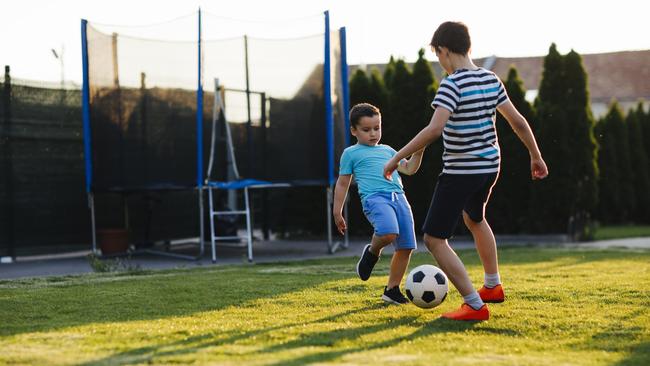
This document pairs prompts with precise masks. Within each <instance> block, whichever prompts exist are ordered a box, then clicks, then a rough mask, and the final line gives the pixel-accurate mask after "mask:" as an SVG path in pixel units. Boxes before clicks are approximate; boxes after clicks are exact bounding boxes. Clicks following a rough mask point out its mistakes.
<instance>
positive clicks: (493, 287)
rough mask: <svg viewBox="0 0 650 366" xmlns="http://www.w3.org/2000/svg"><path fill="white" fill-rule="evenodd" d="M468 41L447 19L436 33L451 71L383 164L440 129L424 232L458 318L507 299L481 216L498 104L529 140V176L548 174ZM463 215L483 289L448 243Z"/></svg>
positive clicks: (496, 159)
mask: <svg viewBox="0 0 650 366" xmlns="http://www.w3.org/2000/svg"><path fill="white" fill-rule="evenodd" d="M470 46H471V42H470V37H469V32H468V30H467V27H466V26H465V25H464V24H463V23H458V22H445V23H443V24H441V25H440V27H438V29H437V30H436V31H435V33H434V34H433V39H432V40H431V49H432V50H433V51H434V52H435V54H436V56H438V60H439V61H440V65H441V66H442V67H443V68H444V69H445V71H446V72H447V74H449V76H447V77H446V78H445V79H444V80H443V81H442V82H441V83H440V87H439V88H438V92H437V94H436V97H435V98H434V100H433V102H432V103H431V106H432V107H433V108H434V109H435V111H434V113H433V117H431V121H430V122H429V125H428V126H427V127H425V128H424V129H423V130H422V131H420V133H418V134H417V135H416V136H415V137H414V138H413V139H412V140H411V142H409V143H408V144H407V145H406V146H404V147H403V148H402V149H401V150H400V151H399V152H398V153H397V154H396V155H395V156H393V158H392V159H391V160H390V161H389V162H388V163H387V164H386V166H385V168H384V175H385V176H386V179H388V178H389V177H390V176H391V174H392V173H393V171H394V170H395V169H397V166H398V164H399V161H400V159H401V158H403V157H405V156H409V155H410V154H411V153H413V152H414V151H419V150H421V149H422V148H424V147H426V146H427V145H428V144H430V143H431V142H433V141H434V140H436V139H438V138H439V137H440V135H442V138H443V142H444V147H445V151H444V154H443V156H442V160H443V163H444V168H443V171H442V174H441V175H440V177H439V178H438V183H437V185H436V188H435V191H434V193H433V198H432V200H431V206H430V208H429V213H428V215H427V218H426V220H425V223H424V227H423V229H422V230H423V231H424V233H425V234H424V243H425V244H426V246H427V249H429V251H430V252H431V254H432V255H433V257H434V258H435V259H436V261H437V262H438V264H439V265H440V267H441V268H442V270H443V271H445V273H446V274H447V276H448V277H449V279H450V280H451V282H452V283H453V284H454V286H456V288H457V289H458V292H460V294H461V295H462V296H463V300H464V303H463V304H462V305H461V307H460V309H458V310H457V311H452V312H449V313H446V314H443V315H442V317H444V318H448V319H453V320H487V319H488V318H489V317H490V312H489V310H488V308H487V306H486V305H485V304H484V302H502V301H503V300H504V298H505V297H504V292H503V287H502V286H501V280H500V278H499V269H498V262H497V249H496V242H495V239H494V235H493V234H492V229H491V228H490V225H488V223H487V221H486V220H485V219H484V216H485V205H486V204H487V202H488V199H489V197H490V192H491V191H492V187H493V186H494V184H495V183H496V180H497V176H498V174H499V166H500V160H501V157H500V150H499V144H498V140H497V135H496V128H495V120H496V111H497V110H498V111H499V112H500V113H501V114H502V115H503V116H504V117H505V118H506V120H507V121H508V123H509V124H510V127H512V129H513V130H514V131H515V133H516V134H517V136H518V137H519V139H520V140H521V141H522V142H523V143H524V145H526V148H527V149H528V153H529V154H530V170H531V175H532V178H533V179H542V178H545V177H546V176H547V175H548V169H547V167H546V163H545V162H544V159H542V154H541V153H540V151H539V149H538V148H537V143H536V142H535V137H534V136H533V133H532V131H531V130H530V127H529V126H528V123H527V121H526V119H524V117H522V115H521V114H519V112H518V111H517V109H515V107H514V106H513V105H512V103H511V102H510V100H509V99H508V95H507V94H506V91H505V88H504V87H503V84H502V83H501V81H500V80H499V78H498V77H497V76H496V75H495V74H494V73H492V72H491V71H489V70H486V69H483V68H480V67H477V66H476V65H474V63H473V62H472V60H471V59H470V57H469V50H470ZM461 213H462V216H463V220H464V222H465V225H466V226H467V228H468V229H469V230H470V231H471V233H472V236H473V237H474V242H475V244H476V249H477V250H478V253H479V257H480V258H481V262H482V263H483V269H484V270H485V285H484V286H483V287H482V288H481V289H480V290H479V291H478V292H477V291H476V290H474V287H473V286H472V282H471V281H470V279H469V276H468V275H467V271H466V269H465V267H464V266H463V262H461V260H460V258H458V256H457V255H456V253H455V252H454V250H453V249H452V248H451V247H450V246H449V244H448V243H447V239H448V238H449V237H450V236H451V235H452V234H453V233H454V230H455V228H456V225H457V222H458V218H459V217H460V216H461Z"/></svg>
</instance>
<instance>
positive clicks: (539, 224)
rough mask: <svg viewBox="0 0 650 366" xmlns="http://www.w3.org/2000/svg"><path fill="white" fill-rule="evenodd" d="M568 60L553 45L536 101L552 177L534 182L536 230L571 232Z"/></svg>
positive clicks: (539, 132) (538, 132)
mask: <svg viewBox="0 0 650 366" xmlns="http://www.w3.org/2000/svg"><path fill="white" fill-rule="evenodd" d="M565 97H566V86H565V84H564V60H563V58H562V56H561V55H560V54H559V53H558V52H557V48H556V47H555V44H552V45H551V47H550V49H549V53H548V55H547V56H546V57H545V58H544V71H543V73H542V80H541V83H540V87H539V94H538V97H537V99H536V101H535V109H536V111H537V128H536V136H537V140H538V143H539V147H540V150H541V151H542V156H543V157H544V160H545V161H546V164H547V166H548V168H549V176H548V178H546V179H544V180H542V181H540V182H536V183H535V184H533V185H532V187H533V189H532V193H531V194H532V199H531V207H530V210H531V214H530V215H531V217H534V218H535V219H534V220H531V221H532V222H531V224H532V225H531V229H532V230H533V231H535V232H555V233H558V232H567V229H568V223H569V217H570V211H571V206H572V205H571V202H572V197H571V193H569V192H570V191H571V189H567V188H568V187H569V188H570V187H572V185H573V183H572V182H571V181H570V178H569V177H571V172H570V169H571V168H570V164H569V162H568V161H567V160H569V159H570V156H571V155H570V152H571V149H570V148H569V140H568V136H569V130H568V121H567V119H566V113H565Z"/></svg>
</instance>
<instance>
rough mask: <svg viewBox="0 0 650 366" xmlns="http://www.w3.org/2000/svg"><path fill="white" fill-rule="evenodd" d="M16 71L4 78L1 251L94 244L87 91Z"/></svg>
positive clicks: (0, 133)
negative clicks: (87, 173)
mask: <svg viewBox="0 0 650 366" xmlns="http://www.w3.org/2000/svg"><path fill="white" fill-rule="evenodd" d="M9 71H10V70H9V67H8V66H6V67H5V76H4V80H3V82H2V84H0V90H2V98H1V99H2V100H1V102H0V116H1V118H2V123H1V125H0V126H1V128H0V176H1V177H2V178H0V197H1V202H2V205H1V208H0V227H1V229H0V255H9V256H15V255H20V254H22V253H25V252H30V251H33V250H38V249H36V248H38V247H50V250H49V251H50V252H51V251H53V250H52V249H53V246H55V247H57V249H62V250H63V249H66V250H67V249H68V248H69V247H70V246H71V245H72V246H75V245H78V246H81V245H87V243H89V240H90V225H89V215H88V210H87V202H86V196H85V194H84V167H83V134H82V122H81V91H79V90H66V89H64V88H58V89H52V88H48V87H45V86H39V85H36V86H32V85H17V84H15V83H12V81H11V77H10V73H9ZM27 247H29V248H31V249H28V250H25V251H23V250H22V249H24V248H27Z"/></svg>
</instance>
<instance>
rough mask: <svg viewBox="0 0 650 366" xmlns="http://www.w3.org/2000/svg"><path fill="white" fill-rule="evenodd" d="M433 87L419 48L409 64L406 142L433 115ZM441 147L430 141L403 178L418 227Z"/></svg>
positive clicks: (437, 169) (428, 65)
mask: <svg viewBox="0 0 650 366" xmlns="http://www.w3.org/2000/svg"><path fill="white" fill-rule="evenodd" d="M437 88H438V83H437V82H436V79H435V76H434V75H433V70H432V69H431V63H430V62H429V61H428V60H427V59H426V58H424V50H423V49H420V51H419V52H418V59H417V61H416V62H415V64H413V73H412V92H411V95H410V98H411V99H412V103H413V107H412V108H413V109H412V111H411V116H412V117H411V118H412V120H410V121H405V123H404V130H405V132H406V135H407V142H408V140H410V139H412V138H413V137H415V135H417V134H418V133H419V132H420V131H421V130H422V129H423V128H424V127H426V126H427V125H428V124H429V121H430V120H431V116H432V115H433V109H432V108H431V101H432V100H433V97H434V96H435V93H436V90H437ZM399 147H400V148H401V147H402V146H399ZM395 148H398V147H395ZM442 150H443V145H442V140H441V139H439V140H438V141H435V142H434V143H432V144H431V145H430V146H429V147H427V150H426V151H425V153H424V156H423V158H422V164H421V165H420V170H419V171H418V173H417V174H415V175H413V176H411V177H404V178H403V180H404V185H405V187H406V189H407V196H408V199H409V202H410V203H411V206H412V210H413V216H414V218H415V222H416V228H417V230H419V228H420V227H421V226H422V223H423V222H424V219H425V218H426V215H427V212H428V210H429V202H430V201H431V197H432V196H433V189H434V187H435V183H436V180H437V176H438V175H439V174H440V172H441V171H442Z"/></svg>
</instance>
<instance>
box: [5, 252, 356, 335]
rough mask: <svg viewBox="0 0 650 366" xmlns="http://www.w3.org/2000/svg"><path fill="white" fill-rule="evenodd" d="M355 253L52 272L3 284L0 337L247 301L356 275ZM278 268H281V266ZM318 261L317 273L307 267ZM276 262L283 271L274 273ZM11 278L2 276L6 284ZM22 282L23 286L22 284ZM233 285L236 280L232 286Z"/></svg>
mask: <svg viewBox="0 0 650 366" xmlns="http://www.w3.org/2000/svg"><path fill="white" fill-rule="evenodd" d="M354 265H355V260H354V258H343V259H335V260H333V261H329V260H328V261H326V262H325V263H324V264H323V262H322V261H303V262H293V263H284V264H281V265H278V264H255V265H251V266H244V267H239V266H223V267H207V268H199V269H191V270H163V271H150V272H146V273H144V274H138V275H125V274H121V273H118V274H108V275H81V276H74V277H71V276H67V277H65V278H60V279H59V280H60V281H57V279H56V278H48V280H47V281H46V282H41V281H38V282H37V284H38V285H35V286H30V285H29V284H25V283H24V282H20V281H17V283H18V286H16V287H7V286H5V287H0V319H2V323H3V326H2V327H0V336H3V337H4V336H12V335H17V334H22V333H28V332H47V331H52V330H58V329H63V328H68V327H76V326H84V325H88V324H105V323H114V322H128V321H140V320H156V319H164V318H169V317H181V316H188V315H191V314H195V313H200V312H206V311H217V310H221V309H224V308H227V307H231V306H234V307H237V306H242V305H244V306H246V304H247V303H250V302H254V301H255V300H258V299H274V298H281V297H282V296H284V295H286V294H288V293H292V292H299V291H302V290H304V289H308V288H313V287H317V286H319V285H321V284H323V283H325V282H330V281H338V280H345V279H348V278H351V277H352V276H354ZM278 266H279V267H278ZM307 267H313V268H315V269H316V270H317V271H314V272H316V273H309V271H307V273H302V272H301V271H300V268H307ZM275 268H280V269H283V270H285V271H284V272H283V271H278V272H277V273H276V272H272V271H270V270H273V269H275ZM7 283H10V282H9V281H4V282H3V285H7ZM21 283H22V284H21ZM233 284H234V285H235V286H233Z"/></svg>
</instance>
